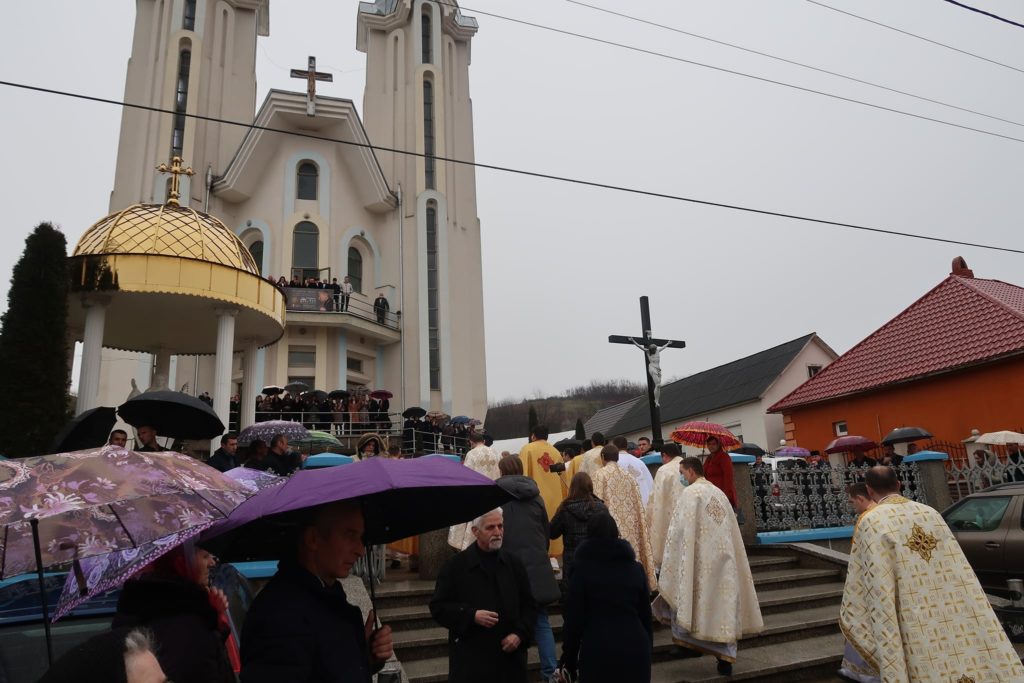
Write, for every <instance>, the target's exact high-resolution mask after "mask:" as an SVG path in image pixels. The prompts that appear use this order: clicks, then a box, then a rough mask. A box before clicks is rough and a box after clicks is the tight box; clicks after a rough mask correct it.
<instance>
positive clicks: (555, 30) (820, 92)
mask: <svg viewBox="0 0 1024 683" xmlns="http://www.w3.org/2000/svg"><path fill="white" fill-rule="evenodd" d="M436 1H437V4H439V5H447V6H448V7H453V8H456V9H460V10H463V11H466V12H472V13H473V14H479V15H481V16H486V17H491V18H493V19H501V20H502V21H508V22H511V23H513V24H520V25H523V26H530V27H532V28H536V29H540V30H542V31H550V32H551V33H558V34H561V35H565V36H571V37H573V38H579V39H581V40H587V41H590V42H594V43H601V44H602V45H609V46H611V47H618V48H622V49H624V50H630V51H632V52H638V53H640V54H645V55H650V56H653V57H661V58H662V59H669V60H672V61H674V62H681V63H683V64H690V65H691V66H699V67H702V68H705V69H711V70H713V71H718V72H720V73H726V74H732V75H733V76H742V77H743V78H749V79H751V80H755V81H761V82H762V83H771V84H772V85H780V86H782V87H784V88H790V89H792V90H799V91H800V92H806V93H811V94H814V95H821V96H822V97H831V98H832V99H836V100H840V101H842V102H850V103H852V104H859V105H862V106H864V107H870V108H871V109H878V110H880V111H887V112H890V113H893V114H899V115H901V116H911V117H913V118H915V119H921V120H922V121H931V122H932V123H938V124H940V125H943V126H951V127H953V128H960V129H961V130H969V131H971V132H974V133H981V134H982V135H991V136H992V137H997V138H1002V139H1004V140H1013V141H1014V142H1024V139H1021V138H1015V137H1013V136H1012V135H1005V134H1003V133H996V132H994V131H991V130H985V129H984V128H975V127H974V126H968V125H964V124H960V123H953V122H952V121H945V120H943V119H937V118H933V117H931V116H924V115H923V114H914V113H913V112H909V111H904V110H903V109H896V108H894V107H886V106H884V105H881V104H874V103H872V102H866V101H864V100H858V99H855V98H853V97H845V96H843V95H836V94H834V93H830V92H825V91H824V90H815V89H814V88H806V87H804V86H801V85H794V84H792V83H786V82H785V81H778V80H775V79H772V78H767V77H765V76H755V75H753V74H748V73H744V72H742V71H736V70H735V69H727V68H725V67H722V66H715V65H714V64H705V63H704V62H698V61H695V60H692V59H685V58H683V57H676V56H675V55H670V54H667V53H664V52H657V51H655V50H648V49H645V48H642V47H636V46H635V45H627V44H626V43H618V42H615V41H613V40H606V39H604V38H597V37H595V36H588V35H586V34H583V33H576V32H574V31H569V30H566V29H561V28H555V27H553V26H545V25H544V24H537V23H534V22H532V21H526V20H525V19H516V18H514V17H506V16H503V15H501V14H494V13H493V12H485V11H483V10H478V9H474V8H472V7H465V6H456V5H453V4H451V3H448V2H443V0H436Z"/></svg>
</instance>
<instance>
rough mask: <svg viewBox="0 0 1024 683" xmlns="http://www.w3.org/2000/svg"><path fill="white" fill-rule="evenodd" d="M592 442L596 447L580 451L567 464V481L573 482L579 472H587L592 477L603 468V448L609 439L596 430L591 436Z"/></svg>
mask: <svg viewBox="0 0 1024 683" xmlns="http://www.w3.org/2000/svg"><path fill="white" fill-rule="evenodd" d="M590 442H591V443H593V444H594V447H593V448H591V449H590V450H588V451H586V452H584V453H580V454H579V455H577V456H576V457H575V458H573V459H572V460H570V461H569V464H568V465H566V466H565V481H566V483H568V484H571V483H572V478H573V477H574V476H575V475H576V473H577V472H586V473H587V474H589V475H590V478H591V479H593V478H594V474H596V473H597V471H598V470H599V469H601V449H602V448H604V446H605V444H606V443H607V441H606V440H605V438H604V434H602V433H601V432H594V433H593V434H592V435H591V437H590Z"/></svg>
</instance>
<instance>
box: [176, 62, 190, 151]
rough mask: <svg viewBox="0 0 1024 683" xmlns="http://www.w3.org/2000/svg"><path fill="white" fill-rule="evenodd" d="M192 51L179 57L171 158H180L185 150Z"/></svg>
mask: <svg viewBox="0 0 1024 683" xmlns="http://www.w3.org/2000/svg"><path fill="white" fill-rule="evenodd" d="M191 64H192V51H191V50H182V51H181V52H180V53H179V55H178V81H177V85H176V86H175V89H174V130H173V131H172V132H171V156H172V157H180V156H181V154H182V150H184V149H185V112H186V110H187V109H188V74H189V67H190V66H191Z"/></svg>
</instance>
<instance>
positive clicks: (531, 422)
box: [526, 406, 538, 435]
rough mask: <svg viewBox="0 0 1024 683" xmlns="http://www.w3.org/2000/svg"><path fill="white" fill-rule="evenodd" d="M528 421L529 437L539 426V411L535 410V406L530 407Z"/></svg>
mask: <svg viewBox="0 0 1024 683" xmlns="http://www.w3.org/2000/svg"><path fill="white" fill-rule="evenodd" d="M526 421H527V423H528V424H527V427H528V429H527V431H526V433H527V434H528V435H529V434H533V428H534V427H536V426H537V424H538V420H537V409H536V408H534V407H533V406H530V413H529V415H527V417H526Z"/></svg>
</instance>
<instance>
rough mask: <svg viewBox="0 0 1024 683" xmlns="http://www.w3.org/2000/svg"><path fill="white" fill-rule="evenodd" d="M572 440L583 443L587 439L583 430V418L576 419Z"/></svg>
mask: <svg viewBox="0 0 1024 683" xmlns="http://www.w3.org/2000/svg"><path fill="white" fill-rule="evenodd" d="M573 438H574V439H579V440H580V441H584V440H585V439H586V438H587V432H586V430H585V429H583V418H581V417H577V418H576V433H575V434H574V435H573Z"/></svg>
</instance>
